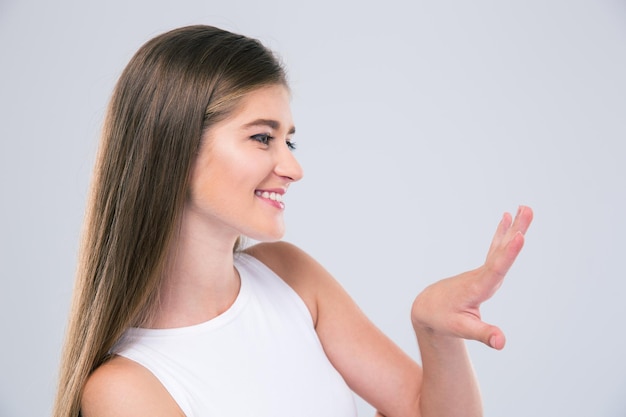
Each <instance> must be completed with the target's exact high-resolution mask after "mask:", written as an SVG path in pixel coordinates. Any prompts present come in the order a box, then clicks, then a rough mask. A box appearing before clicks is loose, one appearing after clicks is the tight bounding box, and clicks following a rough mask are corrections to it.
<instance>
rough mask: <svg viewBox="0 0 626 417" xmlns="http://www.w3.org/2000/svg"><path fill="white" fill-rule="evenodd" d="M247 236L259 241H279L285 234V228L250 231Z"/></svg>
mask: <svg viewBox="0 0 626 417" xmlns="http://www.w3.org/2000/svg"><path fill="white" fill-rule="evenodd" d="M246 236H247V237H249V238H250V239H254V240H256V241H257V242H277V241H279V240H281V239H282V238H283V236H285V228H284V227H277V228H275V229H274V230H263V231H260V230H259V231H257V232H256V233H250V234H247V235H246Z"/></svg>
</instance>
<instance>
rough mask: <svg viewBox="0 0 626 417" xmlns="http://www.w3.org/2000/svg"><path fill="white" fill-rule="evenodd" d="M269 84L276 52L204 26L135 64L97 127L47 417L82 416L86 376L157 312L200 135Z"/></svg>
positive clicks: (277, 73)
mask: <svg viewBox="0 0 626 417" xmlns="http://www.w3.org/2000/svg"><path fill="white" fill-rule="evenodd" d="M275 84H279V85H284V86H287V81H286V75H285V71H284V69H283V67H282V66H281V64H280V63H279V62H278V60H277V58H276V57H275V56H274V54H273V53H272V52H271V51H269V50H268V49H267V48H265V47H264V46H263V45H262V44H261V43H260V42H259V41H257V40H255V39H251V38H248V37H245V36H242V35H238V34H234V33H231V32H228V31H225V30H222V29H219V28H216V27H211V26H203V25H196V26H187V27H183V28H178V29H175V30H172V31H169V32H166V33H164V34H162V35H159V36H157V37H155V38H153V39H152V40H150V41H148V42H147V43H146V44H144V45H143V46H142V47H141V48H140V49H139V50H138V51H137V53H136V54H135V55H134V56H133V58H132V59H131V60H130V62H129V64H128V65H127V67H126V68H125V69H124V71H123V73H122V75H121V76H120V79H119V80H118V82H117V84H116V87H115V90H114V92H113V95H112V98H111V102H110V104H109V107H108V110H107V115H106V117H105V121H104V126H103V129H102V136H101V141H100V147H99V150H98V155H97V158H96V164H95V169H94V174H93V179H92V184H91V190H90V195H89V197H88V203H87V211H86V215H85V223H84V226H83V235H82V242H81V248H80V254H79V259H78V268H77V274H76V282H75V287H74V293H73V300H72V307H71V312H70V318H69V324H68V329H67V334H66V341H65V346H64V350H63V354H62V358H61V366H60V372H59V386H58V391H57V396H56V400H55V404H54V409H53V417H76V416H79V415H80V401H81V396H82V390H83V387H84V385H85V382H86V380H87V378H88V377H89V375H90V374H91V372H93V371H94V370H95V369H96V368H97V367H98V366H100V365H101V364H102V363H104V362H105V361H106V360H107V359H108V358H109V356H110V355H109V351H110V350H111V348H112V347H113V346H114V344H115V343H116V342H117V341H118V340H119V338H120V337H121V335H122V334H123V333H124V332H125V331H126V330H127V329H128V328H129V327H133V326H140V325H142V324H144V323H146V321H147V320H148V319H149V317H150V315H151V313H152V311H153V309H154V308H155V307H156V303H157V300H158V295H159V288H160V285H161V280H162V276H163V272H164V268H165V263H166V257H167V251H168V249H169V247H170V246H171V242H172V239H173V237H175V235H176V232H177V230H178V227H179V225H180V220H181V214H182V210H183V206H184V204H185V201H186V198H187V196H188V187H189V176H190V172H191V166H192V163H193V161H194V159H195V157H196V155H197V152H198V149H199V147H200V142H201V137H202V136H203V133H204V132H206V131H207V130H208V129H210V128H211V126H213V125H214V124H215V123H217V122H219V121H222V120H224V119H225V118H227V117H228V116H229V115H230V114H232V112H233V111H234V110H235V109H236V107H237V105H238V103H239V102H240V101H241V98H242V97H243V96H245V95H246V94H247V93H249V92H250V91H253V90H255V89H258V88H261V87H264V86H268V85H275ZM217 140H219V139H217ZM236 246H237V245H236ZM235 249H236V248H234V250H235Z"/></svg>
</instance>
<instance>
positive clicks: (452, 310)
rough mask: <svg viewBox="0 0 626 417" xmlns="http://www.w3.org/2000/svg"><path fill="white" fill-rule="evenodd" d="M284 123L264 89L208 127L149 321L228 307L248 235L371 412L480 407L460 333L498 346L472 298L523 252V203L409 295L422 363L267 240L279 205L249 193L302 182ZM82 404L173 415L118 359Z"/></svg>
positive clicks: (311, 267)
mask: <svg viewBox="0 0 626 417" xmlns="http://www.w3.org/2000/svg"><path fill="white" fill-rule="evenodd" d="M293 131H294V128H293V120H292V116H291V110H290V105H289V94H288V91H287V90H286V88H284V87H282V86H271V87H264V88H261V89H259V90H256V91H253V92H251V93H250V94H249V95H248V96H246V97H245V98H244V100H243V102H242V104H241V106H240V108H239V110H238V111H237V112H235V114H234V115H233V116H231V117H230V118H228V119H227V120H225V121H223V122H221V123H218V124H217V125H216V126H214V127H213V128H212V129H211V130H210V131H209V132H207V134H206V136H205V138H204V144H203V146H202V148H201V150H200V154H199V155H198V158H197V160H196V161H195V164H194V168H193V173H192V181H191V183H192V184H191V190H190V197H189V200H188V202H187V204H186V207H185V211H184V215H183V220H182V224H181V232H180V235H179V236H178V238H177V239H176V241H175V242H174V244H173V245H172V247H173V248H176V250H171V251H170V259H171V261H170V268H169V273H168V275H167V278H166V281H165V283H164V287H163V290H162V299H161V307H162V308H161V309H160V310H159V312H158V314H157V317H156V318H155V320H154V322H153V323H152V324H151V326H150V327H154V328H169V327H180V326H189V325H193V324H197V323H201V322H204V321H207V320H210V319H212V318H215V317H216V316H217V315H219V314H221V313H223V312H224V311H225V310H227V309H228V307H230V305H231V304H232V303H233V301H234V300H235V298H236V296H237V294H238V291H239V277H238V275H237V273H236V270H235V268H234V264H233V254H232V247H233V244H234V242H235V240H236V239H237V237H238V236H239V235H242V234H243V235H247V236H250V237H252V238H253V239H255V240H259V241H261V242H265V243H261V244H258V245H255V246H253V247H251V248H249V249H247V250H246V252H248V253H249V254H250V255H252V256H255V257H256V258H258V259H259V260H260V261H261V262H263V263H265V264H266V265H268V266H269V267H270V268H271V269H273V270H274V271H275V272H276V273H277V274H278V275H279V276H280V277H281V278H282V279H284V280H285V282H287V283H288V284H289V285H290V286H291V287H292V288H293V289H294V290H295V291H296V292H297V293H298V294H299V295H300V297H302V299H303V300H304V302H305V304H306V305H307V307H308V308H309V311H310V312H311V316H312V318H313V321H314V323H315V329H316V331H317V334H318V336H319V338H320V341H321V342H322V345H323V347H324V350H325V352H326V353H327V355H328V358H329V359H330V361H331V362H332V364H333V365H334V366H335V368H337V370H338V371H339V372H340V373H341V375H342V376H343V377H344V379H345V380H346V382H347V383H348V385H349V386H350V387H351V388H352V389H353V390H354V391H355V392H356V393H357V394H358V395H360V396H361V397H362V398H364V399H365V400H366V401H368V402H369V403H370V404H372V405H373V406H374V407H375V408H376V409H377V410H378V413H377V415H379V416H387V417H394V416H459V415H462V416H480V415H482V406H481V400H480V393H479V390H478V384H477V382H476V379H475V377H474V373H473V371H472V366H471V363H470V361H469V358H468V355H467V351H466V349H465V343H464V339H472V340H478V341H481V342H483V343H485V344H487V345H488V346H491V347H492V348H495V349H502V348H503V347H504V343H505V338H504V334H503V333H502V331H501V330H500V329H499V328H497V327H495V326H493V325H489V324H487V323H484V322H483V321H482V320H481V318H480V305H481V304H482V303H483V302H484V301H486V300H488V299H489V298H490V297H491V296H492V295H493V294H494V293H495V292H496V290H497V289H498V288H499V286H500V285H501V283H502V281H503V279H504V277H505V275H506V272H507V271H508V269H509V268H510V267H511V265H512V264H513V262H514V260H515V258H516V257H517V255H518V254H519V252H520V250H521V249H522V246H523V243H524V233H525V232H526V230H527V229H528V227H529V225H530V223H531V221H532V216H533V214H532V210H531V209H530V208H528V207H520V209H519V211H518V213H517V215H516V217H515V219H513V218H512V217H511V215H509V214H505V215H504V216H503V218H502V220H501V222H500V224H499V226H498V228H497V231H496V233H495V236H494V239H493V242H492V244H491V247H490V249H489V251H488V254H487V257H486V260H485V263H484V264H483V265H482V266H480V267H479V268H477V269H474V270H472V271H468V272H465V273H462V274H459V275H457V276H454V277H451V278H447V279H444V280H441V281H439V282H436V283H434V284H432V285H431V286H429V287H427V288H426V289H425V290H424V291H423V292H422V293H420V294H419V295H418V296H417V297H416V299H415V301H414V303H413V306H412V309H411V320H412V324H413V328H414V330H415V334H416V337H417V340H418V343H419V347H420V352H421V355H422V364H423V368H422V367H420V366H419V365H418V364H417V363H416V362H415V361H413V360H412V359H411V358H410V357H408V356H407V355H406V354H405V353H404V352H402V351H401V350H400V349H399V348H398V347H397V346H396V345H395V344H394V343H393V342H392V341H391V340H390V339H388V338H387V337H386V336H385V335H384V334H383V333H382V332H381V331H380V330H378V329H377V328H376V327H375V326H374V325H373V324H372V323H371V322H370V321H369V320H368V319H367V317H365V315H364V314H363V313H362V312H361V310H360V309H359V308H358V307H357V306H356V304H355V303H354V302H353V300H352V299H351V298H350V296H349V295H348V294H347V293H346V292H345V291H344V290H343V288H342V287H341V286H340V285H339V284H338V282H337V281H336V280H335V279H334V278H333V277H332V276H331V275H330V274H329V273H328V272H327V271H326V270H325V269H324V268H323V267H322V266H321V265H320V264H319V263H317V262H316V261H315V260H314V259H313V258H311V257H310V256H309V255H307V254H306V253H305V252H303V251H302V250H300V249H299V248H297V247H295V246H293V245H291V244H288V243H285V242H279V241H277V240H278V239H280V238H281V237H282V235H283V233H284V223H283V211H284V208H283V207H282V206H281V205H280V204H277V203H276V202H275V201H271V200H270V201H268V199H266V198H263V196H262V195H261V196H259V195H258V194H259V192H258V191H263V190H274V191H278V192H279V193H282V192H284V191H286V190H287V187H288V186H289V184H290V183H292V182H295V181H298V180H299V179H300V178H302V169H301V167H300V165H299V164H298V163H297V161H296V160H295V158H294V157H293V154H292V153H291V151H290V149H289V146H288V145H289V142H290V141H291V136H292V134H293ZM259 135H261V136H259ZM263 135H269V136H271V137H273V139H270V140H269V141H266V140H265V139H267V137H266V136H263ZM224 173H228V175H223V174H224ZM208 254H210V255H209V256H207V255H208ZM82 412H83V416H84V417H110V416H111V417H112V416H117V417H138V416H145V415H151V416H157V417H161V416H162V417H165V416H169V417H171V416H181V415H183V413H182V411H181V410H180V408H179V407H178V406H177V404H176V403H175V401H174V400H173V399H172V397H171V396H170V395H169V394H168V393H167V391H166V390H165V389H164V388H163V386H162V385H161V384H160V382H159V381H158V380H157V379H156V378H155V377H154V376H153V375H152V374H151V373H150V372H149V371H147V370H146V369H145V368H143V367H142V366H140V365H138V364H136V363H134V362H132V361H130V360H128V359H125V358H122V357H115V358H113V359H112V360H110V361H109V362H107V363H105V364H104V365H102V366H100V367H99V368H98V369H97V370H96V371H95V372H94V373H93V374H92V375H91V376H90V378H89V380H88V381H87V384H86V386H85V389H84V393H83V399H82Z"/></svg>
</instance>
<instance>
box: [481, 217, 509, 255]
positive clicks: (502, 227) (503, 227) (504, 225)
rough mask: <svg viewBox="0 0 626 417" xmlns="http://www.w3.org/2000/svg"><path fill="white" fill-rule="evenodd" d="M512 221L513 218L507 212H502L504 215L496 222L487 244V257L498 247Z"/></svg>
mask: <svg viewBox="0 0 626 417" xmlns="http://www.w3.org/2000/svg"><path fill="white" fill-rule="evenodd" d="M512 221H513V219H512V218H511V215H510V214H509V213H504V215H502V219H501V220H500V223H498V228H497V229H496V233H495V234H494V235H493V239H492V240H491V245H490V246H489V251H488V252H487V258H489V257H490V256H491V255H492V254H493V252H494V251H496V249H497V248H499V247H500V245H501V244H502V242H503V240H504V237H505V236H506V233H507V231H508V230H509V228H510V227H511V223H512Z"/></svg>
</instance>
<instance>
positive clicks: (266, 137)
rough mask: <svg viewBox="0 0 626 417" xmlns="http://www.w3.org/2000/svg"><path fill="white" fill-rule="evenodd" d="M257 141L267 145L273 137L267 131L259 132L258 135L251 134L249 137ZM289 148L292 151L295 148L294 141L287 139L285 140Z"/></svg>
mask: <svg viewBox="0 0 626 417" xmlns="http://www.w3.org/2000/svg"><path fill="white" fill-rule="evenodd" d="M250 138H251V139H253V140H256V141H257V142H260V143H262V144H263V145H269V143H270V141H271V140H273V139H274V136H272V135H270V134H267V133H259V134H258V135H253V136H251V137H250ZM285 143H286V144H287V147H288V148H289V150H291V151H294V150H295V149H296V142H293V141H290V140H287V141H285Z"/></svg>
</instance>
